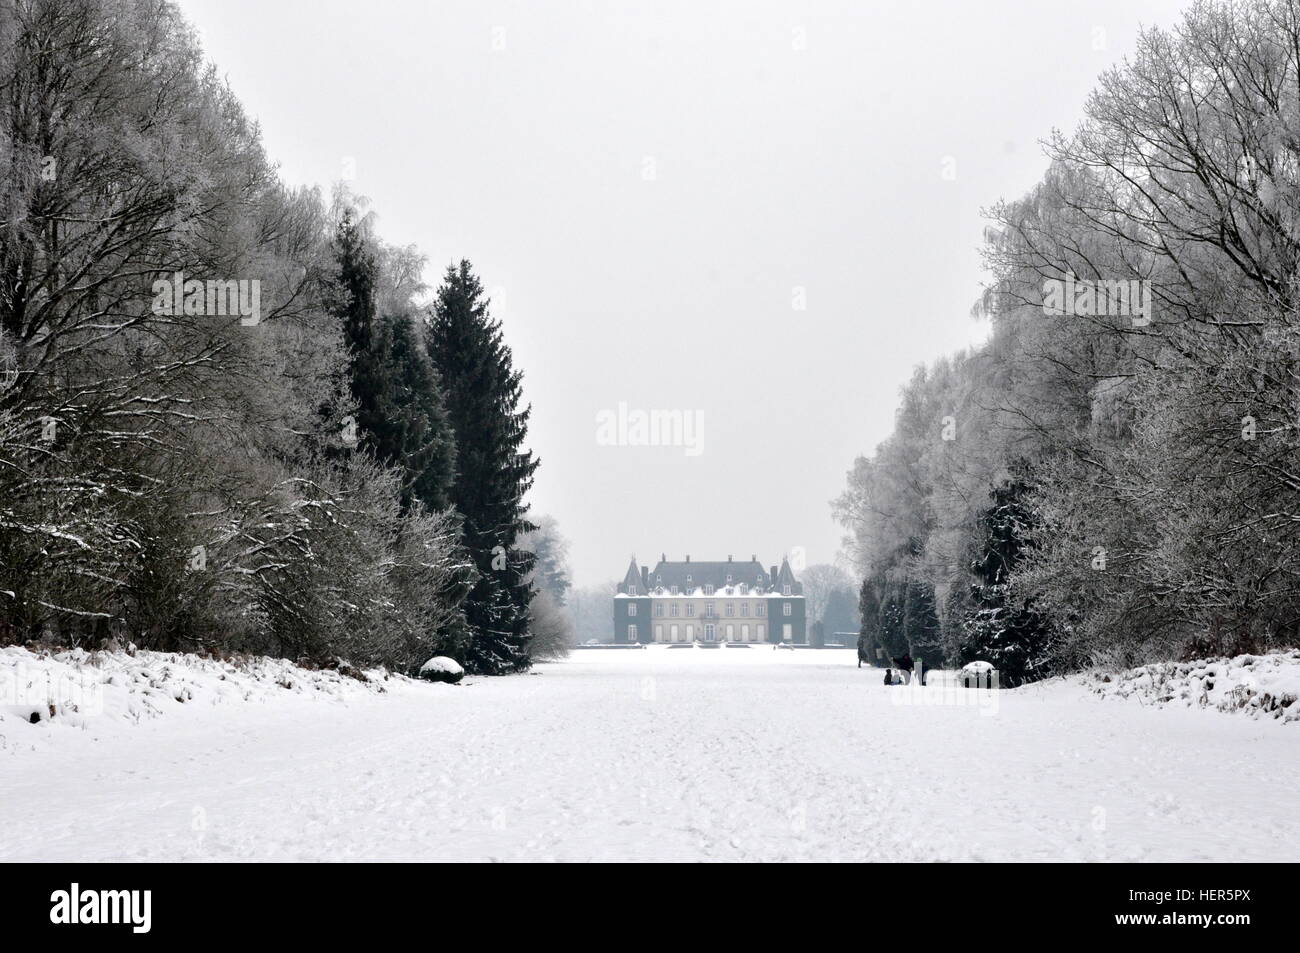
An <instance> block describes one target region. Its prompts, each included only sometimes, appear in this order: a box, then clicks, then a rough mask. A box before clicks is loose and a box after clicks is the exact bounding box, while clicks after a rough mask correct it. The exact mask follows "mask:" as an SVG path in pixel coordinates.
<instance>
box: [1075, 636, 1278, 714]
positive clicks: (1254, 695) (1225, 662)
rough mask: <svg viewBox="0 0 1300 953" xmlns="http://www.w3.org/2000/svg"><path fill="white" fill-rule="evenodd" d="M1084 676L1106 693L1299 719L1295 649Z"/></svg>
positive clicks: (1155, 702)
mask: <svg viewBox="0 0 1300 953" xmlns="http://www.w3.org/2000/svg"><path fill="white" fill-rule="evenodd" d="M1084 681H1085V684H1089V685H1091V686H1092V688H1093V690H1094V691H1095V692H1096V693H1097V694H1099V695H1101V696H1103V697H1106V698H1133V699H1136V700H1138V701H1141V702H1143V703H1144V704H1148V705H1182V706H1188V707H1196V708H1214V709H1217V710H1218V711H1225V712H1234V711H1235V712H1243V713H1245V714H1246V715H1249V716H1250V717H1253V718H1278V719H1281V720H1282V721H1300V704H1298V703H1297V699H1300V651H1293V652H1285V653H1283V652H1279V653H1275V654H1272V655H1238V656H1236V657H1235V658H1230V659H1229V658H1215V659H1204V660H1198V661H1195V662H1159V663H1156V664H1154V665H1144V666H1142V667H1141V668H1135V669H1130V670H1129V671H1127V672H1123V673H1121V674H1119V675H1109V674H1105V673H1093V674H1091V675H1089V676H1086V677H1085V679H1084Z"/></svg>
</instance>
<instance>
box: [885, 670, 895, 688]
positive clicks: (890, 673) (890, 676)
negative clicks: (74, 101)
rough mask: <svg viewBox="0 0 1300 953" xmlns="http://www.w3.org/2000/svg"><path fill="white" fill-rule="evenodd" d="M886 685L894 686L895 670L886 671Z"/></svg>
mask: <svg viewBox="0 0 1300 953" xmlns="http://www.w3.org/2000/svg"><path fill="white" fill-rule="evenodd" d="M885 684H886V685H892V684H894V670H893V669H892V668H887V669H885Z"/></svg>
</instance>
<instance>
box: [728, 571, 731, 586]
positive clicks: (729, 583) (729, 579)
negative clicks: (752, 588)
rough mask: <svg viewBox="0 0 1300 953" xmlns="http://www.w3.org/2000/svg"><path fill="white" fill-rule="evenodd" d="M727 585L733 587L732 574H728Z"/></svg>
mask: <svg viewBox="0 0 1300 953" xmlns="http://www.w3.org/2000/svg"><path fill="white" fill-rule="evenodd" d="M727 585H731V573H727Z"/></svg>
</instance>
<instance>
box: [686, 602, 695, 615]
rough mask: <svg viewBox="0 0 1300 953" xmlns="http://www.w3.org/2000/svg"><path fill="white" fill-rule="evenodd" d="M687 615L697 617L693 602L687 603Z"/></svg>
mask: <svg viewBox="0 0 1300 953" xmlns="http://www.w3.org/2000/svg"><path fill="white" fill-rule="evenodd" d="M686 614H687V615H688V616H693V615H695V603H693V602H688V603H686Z"/></svg>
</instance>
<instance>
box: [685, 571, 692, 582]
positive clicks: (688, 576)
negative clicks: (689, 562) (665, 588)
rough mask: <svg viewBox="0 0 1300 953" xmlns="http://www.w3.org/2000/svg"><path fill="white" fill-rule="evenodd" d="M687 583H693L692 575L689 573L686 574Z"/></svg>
mask: <svg viewBox="0 0 1300 953" xmlns="http://www.w3.org/2000/svg"><path fill="white" fill-rule="evenodd" d="M686 581H687V582H690V581H691V576H690V573H687V574H686Z"/></svg>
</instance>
